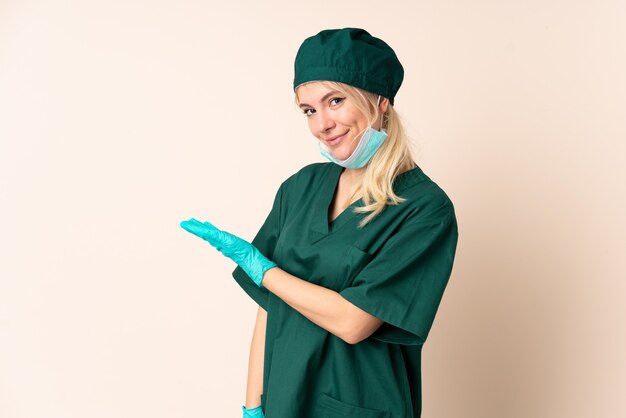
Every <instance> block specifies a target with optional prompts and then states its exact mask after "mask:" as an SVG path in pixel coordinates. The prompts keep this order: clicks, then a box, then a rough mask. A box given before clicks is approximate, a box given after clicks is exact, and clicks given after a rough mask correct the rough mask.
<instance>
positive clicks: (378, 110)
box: [376, 94, 383, 131]
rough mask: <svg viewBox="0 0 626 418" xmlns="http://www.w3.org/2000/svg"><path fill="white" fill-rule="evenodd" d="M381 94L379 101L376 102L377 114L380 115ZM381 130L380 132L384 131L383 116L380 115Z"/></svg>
mask: <svg viewBox="0 0 626 418" xmlns="http://www.w3.org/2000/svg"><path fill="white" fill-rule="evenodd" d="M380 97H381V96H380V94H379V95H378V100H376V113H380V107H379V106H380ZM380 116H381V118H380V128H379V129H378V130H379V131H380V130H382V129H383V115H382V114H381V115H380Z"/></svg>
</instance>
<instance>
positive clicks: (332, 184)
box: [311, 163, 426, 241]
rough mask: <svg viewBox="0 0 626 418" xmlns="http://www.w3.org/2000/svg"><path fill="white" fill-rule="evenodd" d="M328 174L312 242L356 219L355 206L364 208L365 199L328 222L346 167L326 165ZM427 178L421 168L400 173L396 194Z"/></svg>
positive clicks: (321, 189) (320, 193) (317, 207)
mask: <svg viewBox="0 0 626 418" xmlns="http://www.w3.org/2000/svg"><path fill="white" fill-rule="evenodd" d="M326 166H327V168H326V174H325V175H323V177H322V181H321V184H320V187H319V189H318V191H317V193H316V194H317V199H316V200H315V205H314V210H315V213H314V215H313V223H312V225H311V240H312V241H317V240H318V239H320V238H323V237H325V236H327V235H329V234H330V233H332V232H333V231H336V230H337V229H339V228H340V227H341V226H342V225H344V224H345V223H346V222H348V221H349V220H350V219H352V218H353V217H355V216H356V215H357V214H356V213H354V210H353V208H354V207H355V206H363V198H361V199H358V200H356V201H354V202H353V203H352V204H351V205H350V206H348V207H347V208H345V209H344V210H343V211H342V212H341V213H340V214H339V215H338V216H337V217H336V218H335V219H333V220H332V221H331V222H329V221H328V212H329V209H330V205H331V204H332V201H333V198H334V196H335V192H336V191H337V188H338V187H339V178H340V176H341V173H342V172H343V171H344V167H342V166H340V165H338V164H335V163H326ZM425 177H426V175H425V174H424V172H423V171H422V169H421V168H420V167H419V166H417V165H416V166H415V167H414V168H412V169H410V170H407V171H405V172H403V173H400V174H399V175H397V176H396V178H395V179H394V182H393V190H394V192H396V193H399V192H401V191H402V190H404V189H406V188H407V187H410V186H411V185H413V184H415V183H417V182H419V181H420V180H423V179H424V178H425Z"/></svg>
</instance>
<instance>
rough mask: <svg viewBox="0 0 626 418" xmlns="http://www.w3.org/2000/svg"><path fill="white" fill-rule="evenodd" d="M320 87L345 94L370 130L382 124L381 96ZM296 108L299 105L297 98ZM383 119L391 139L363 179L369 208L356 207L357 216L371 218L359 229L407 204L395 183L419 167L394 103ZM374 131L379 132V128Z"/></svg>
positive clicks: (336, 86) (328, 83)
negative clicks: (391, 208) (387, 209)
mask: <svg viewBox="0 0 626 418" xmlns="http://www.w3.org/2000/svg"><path fill="white" fill-rule="evenodd" d="M319 83H321V84H322V85H324V86H325V87H327V88H330V89H334V90H337V91H339V92H340V93H342V94H344V95H345V96H346V98H347V99H348V100H349V101H350V102H351V103H352V104H353V105H354V106H355V107H356V108H357V109H358V110H359V111H361V112H362V113H363V114H364V115H365V116H366V117H367V119H368V122H369V125H370V126H373V123H374V122H376V121H377V120H378V118H379V116H380V113H379V108H378V106H377V104H376V103H377V100H378V94H375V93H370V92H368V91H365V90H363V89H360V88H358V87H354V86H350V85H348V84H344V83H340V82H336V81H319ZM296 104H298V96H297V94H296ZM382 116H383V117H382V128H384V129H385V130H386V131H387V139H385V141H384V142H383V144H382V145H381V146H380V148H379V149H378V151H376V154H374V156H373V157H372V159H371V160H370V161H369V163H368V164H367V166H366V169H365V172H364V173H363V176H362V180H361V184H360V188H361V190H362V192H363V202H364V203H365V205H364V206H361V207H355V208H354V212H356V213H369V215H367V216H366V217H365V218H363V220H361V222H360V223H359V228H363V227H364V226H365V225H367V224H368V223H369V222H371V221H372V220H373V219H374V218H375V217H376V216H378V215H379V214H380V213H381V212H382V211H383V210H384V209H385V207H386V206H387V205H398V204H400V203H402V202H404V201H406V199H405V198H403V197H400V196H398V195H396V194H395V193H394V191H393V187H392V186H393V181H394V179H395V178H396V176H397V175H398V174H400V173H401V172H404V171H406V170H409V169H411V168H414V167H415V162H414V160H413V156H412V153H411V149H410V147H409V139H408V138H407V136H406V134H405V133H404V128H403V126H402V122H401V121H400V115H398V113H397V112H396V111H395V109H394V108H393V106H391V103H390V104H389V105H388V106H387V110H386V111H385V113H384V114H383V115H382ZM373 127H374V128H375V129H377V128H378V126H373Z"/></svg>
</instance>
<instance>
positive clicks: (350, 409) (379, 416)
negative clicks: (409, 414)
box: [314, 393, 391, 418]
mask: <svg viewBox="0 0 626 418" xmlns="http://www.w3.org/2000/svg"><path fill="white" fill-rule="evenodd" d="M314 416H315V418H348V417H354V418H391V414H390V413H389V412H388V411H379V410H376V409H369V408H361V407H359V406H354V405H349V404H347V403H344V402H341V401H340V400H338V399H335V398H333V397H331V396H329V395H327V394H325V393H322V394H320V396H319V397H318V398H317V403H316V404H315V415H314Z"/></svg>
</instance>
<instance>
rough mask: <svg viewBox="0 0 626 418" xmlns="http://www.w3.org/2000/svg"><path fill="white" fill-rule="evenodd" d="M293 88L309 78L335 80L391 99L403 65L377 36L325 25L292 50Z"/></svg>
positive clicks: (361, 31) (402, 76) (352, 29)
mask: <svg viewBox="0 0 626 418" xmlns="http://www.w3.org/2000/svg"><path fill="white" fill-rule="evenodd" d="M294 73H295V75H294V79H293V89H294V91H295V90H296V88H297V87H298V86H299V85H301V84H303V83H307V82H309V81H321V80H327V81H338V82H341V83H345V84H349V85H351V86H354V87H359V88H362V89H363V90H366V91H369V92H372V93H376V94H380V95H381V96H383V97H386V98H388V99H389V102H390V103H391V104H392V105H393V99H394V97H395V96H396V93H397V92H398V89H399V88H400V85H401V84H402V79H403V78H404V69H403V68H402V64H400V61H399V60H398V57H397V56H396V53H395V52H394V51H393V49H391V47H390V46H389V45H387V44H386V43H385V42H384V41H382V40H381V39H378V38H375V37H373V36H372V35H370V34H369V33H368V32H367V31H366V30H364V29H359V28H343V29H326V30H323V31H321V32H319V33H318V34H317V35H315V36H311V37H309V38H306V39H305V40H304V42H302V45H300V48H299V49H298V53H297V54H296V60H295V63H294Z"/></svg>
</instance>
